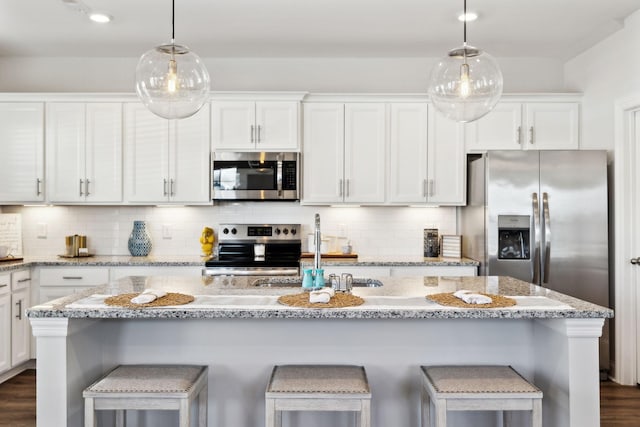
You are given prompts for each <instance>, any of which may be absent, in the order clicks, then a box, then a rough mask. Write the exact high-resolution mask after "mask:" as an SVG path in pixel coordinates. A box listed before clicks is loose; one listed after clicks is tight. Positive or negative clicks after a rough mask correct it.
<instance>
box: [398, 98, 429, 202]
mask: <svg viewBox="0 0 640 427" xmlns="http://www.w3.org/2000/svg"><path fill="white" fill-rule="evenodd" d="M428 109H429V108H428V105H427V103H394V104H391V105H390V139H389V197H388V199H389V202H390V203H400V204H402V203H405V204H406V203H424V202H426V200H427V140H428V126H427V125H428V117H429V116H428Z"/></svg>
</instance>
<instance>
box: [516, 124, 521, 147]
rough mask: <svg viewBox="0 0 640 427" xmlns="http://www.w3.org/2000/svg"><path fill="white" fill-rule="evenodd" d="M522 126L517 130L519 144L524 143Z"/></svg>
mask: <svg viewBox="0 0 640 427" xmlns="http://www.w3.org/2000/svg"><path fill="white" fill-rule="evenodd" d="M521 140H522V126H518V129H517V130H516V143H517V144H522V141H521Z"/></svg>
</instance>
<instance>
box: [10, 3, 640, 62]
mask: <svg viewBox="0 0 640 427" xmlns="http://www.w3.org/2000/svg"><path fill="white" fill-rule="evenodd" d="M64 1H65V0H0V56H63V57H64V56H67V57H69V56H96V57H101V56H104V57H136V56H139V55H140V54H142V53H143V52H144V51H146V50H148V49H150V48H151V47H153V46H155V45H158V44H160V43H163V42H167V41H168V40H169V39H170V36H171V0H83V2H84V3H85V4H86V5H87V6H88V7H90V8H91V9H94V10H104V11H106V12H108V13H109V14H111V15H113V16H114V18H115V19H114V21H113V22H112V23H111V24H107V25H104V24H96V23H93V22H90V21H89V20H88V19H87V18H86V16H84V15H83V14H82V13H80V12H78V11H75V10H73V9H71V8H70V7H69V6H68V5H65V3H64ZM66 1H70V0H66ZM175 2H176V43H181V44H185V45H187V46H189V47H190V48H192V49H193V50H194V51H195V52H197V53H198V54H199V55H200V56H202V57H230V56H232V57H439V56H443V55H444V54H445V53H446V52H447V51H448V50H449V49H451V48H453V47H456V46H458V45H460V44H461V42H462V24H461V23H460V22H458V21H457V19H456V17H457V15H458V14H459V13H460V12H461V11H462V0H175ZM468 9H469V10H473V11H477V12H478V14H479V15H480V18H479V19H478V20H477V21H476V22H473V23H470V24H468V41H469V44H471V45H474V46H477V47H480V48H483V49H485V50H486V51H487V52H489V53H491V54H493V55H494V56H498V57H538V56H542V57H550V58H558V59H560V60H566V59H569V58H571V57H573V56H575V55H577V54H579V53H580V52H582V51H583V50H585V49H587V48H589V47H590V46H592V45H593V44H595V43H596V42H597V41H599V40H602V39H603V38H605V37H606V36H608V35H610V34H612V33H613V32H615V31H617V30H618V29H620V28H622V25H623V20H624V18H625V17H627V16H628V15H630V14H631V13H632V12H634V11H635V10H638V9H640V0H468Z"/></svg>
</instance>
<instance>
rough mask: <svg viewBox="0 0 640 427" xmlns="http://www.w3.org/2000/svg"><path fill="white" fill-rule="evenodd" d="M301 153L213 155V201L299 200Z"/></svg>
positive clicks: (230, 153) (231, 153) (229, 153)
mask: <svg viewBox="0 0 640 427" xmlns="http://www.w3.org/2000/svg"><path fill="white" fill-rule="evenodd" d="M299 173H300V153H261V152H243V153H238V152H217V153H214V154H213V174H212V177H213V191H212V193H211V194H212V195H213V196H212V198H213V200H299V198H300V196H299V191H298V188H299V178H300V177H299Z"/></svg>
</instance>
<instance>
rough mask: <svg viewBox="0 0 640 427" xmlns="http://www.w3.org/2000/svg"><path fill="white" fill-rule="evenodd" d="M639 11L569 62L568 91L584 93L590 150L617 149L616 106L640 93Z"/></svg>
mask: <svg viewBox="0 0 640 427" xmlns="http://www.w3.org/2000/svg"><path fill="white" fill-rule="evenodd" d="M639 48H640V11H637V12H635V13H634V14H632V15H631V16H629V17H628V18H627V19H626V20H625V22H624V28H623V29H622V30H620V31H618V32H616V33H614V34H613V35H611V36H610V37H608V38H606V39H605V40H603V41H601V42H600V43H598V44H597V45H595V46H594V47H592V48H591V49H589V50H587V51H586V52H584V53H582V54H581V55H579V56H577V57H575V58H573V59H572V60H570V61H568V62H567V63H566V65H565V82H566V87H567V89H568V90H571V91H577V92H582V93H583V94H584V97H583V102H582V113H583V114H582V139H581V142H580V143H581V146H582V147H583V148H587V149H596V148H602V149H608V150H613V147H614V141H613V137H614V104H615V102H616V100H617V99H620V98H624V97H626V96H628V95H630V94H632V93H640V55H638V54H637V52H638V49H639Z"/></svg>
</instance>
